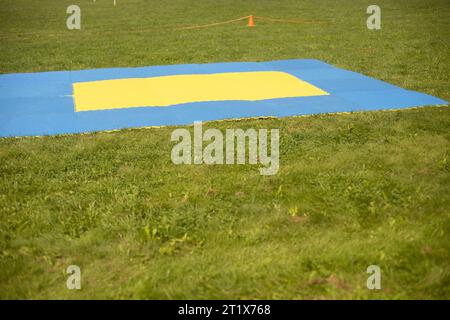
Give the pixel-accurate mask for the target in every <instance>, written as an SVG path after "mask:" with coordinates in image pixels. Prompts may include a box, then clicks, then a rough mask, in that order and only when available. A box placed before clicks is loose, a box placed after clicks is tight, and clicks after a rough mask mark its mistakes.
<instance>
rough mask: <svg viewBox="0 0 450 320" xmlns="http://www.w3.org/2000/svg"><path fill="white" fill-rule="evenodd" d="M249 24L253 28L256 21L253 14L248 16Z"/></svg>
mask: <svg viewBox="0 0 450 320" xmlns="http://www.w3.org/2000/svg"><path fill="white" fill-rule="evenodd" d="M248 26H249V27H251V28H252V27H254V26H255V22H254V21H253V15H251V16H249V17H248Z"/></svg>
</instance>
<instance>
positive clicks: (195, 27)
mask: <svg viewBox="0 0 450 320" xmlns="http://www.w3.org/2000/svg"><path fill="white" fill-rule="evenodd" d="M253 17H254V18H255V19H259V20H266V21H271V22H285V23H295V24H305V23H323V22H324V21H319V20H284V19H274V18H268V17H260V16H253ZM249 18H250V16H245V17H240V18H237V19H233V20H227V21H221V22H214V23H208V24H200V25H198V24H197V25H191V26H183V27H175V28H170V27H163V26H161V27H154V28H145V29H138V30H119V31H117V30H115V31H113V30H105V31H97V30H85V32H86V31H87V32H88V33H94V34H95V33H103V34H104V33H145V32H148V31H151V30H192V29H200V28H208V27H214V26H219V25H223V24H229V23H233V22H237V21H241V20H245V19H249ZM62 34H64V33H58V32H56V33H53V34H47V33H44V32H30V33H26V32H25V33H21V32H8V33H5V34H3V32H0V39H1V38H8V37H9V36H11V35H17V36H23V35H25V36H26V35H29V36H33V35H38V36H48V35H53V36H59V35H62Z"/></svg>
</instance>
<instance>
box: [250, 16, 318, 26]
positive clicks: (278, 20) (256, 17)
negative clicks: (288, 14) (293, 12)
mask: <svg viewBox="0 0 450 320" xmlns="http://www.w3.org/2000/svg"><path fill="white" fill-rule="evenodd" d="M255 19H260V20H267V21H273V22H287V23H296V24H304V23H322V22H323V21H320V20H285V19H274V18H268V17H260V16H255Z"/></svg>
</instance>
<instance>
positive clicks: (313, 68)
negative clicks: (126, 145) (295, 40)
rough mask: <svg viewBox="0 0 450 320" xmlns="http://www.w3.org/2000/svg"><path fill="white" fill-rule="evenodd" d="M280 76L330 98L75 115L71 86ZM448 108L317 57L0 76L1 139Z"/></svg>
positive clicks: (312, 97)
mask: <svg viewBox="0 0 450 320" xmlns="http://www.w3.org/2000/svg"><path fill="white" fill-rule="evenodd" d="M249 71H282V72H286V73H289V74H291V75H293V76H295V77H297V78H299V79H301V80H303V81H306V82H308V83H310V84H312V85H314V86H316V87H318V88H320V89H322V90H324V91H326V92H328V93H329V95H322V96H310V97H295V98H279V99H270V100H260V101H212V102H211V101H207V102H195V103H186V104H180V105H173V106H169V107H152V106H148V107H145V106H143V107H138V108H126V109H112V110H98V111H82V112H75V108H74V102H73V97H72V94H73V87H72V84H73V83H76V82H88V81H97V80H111V79H124V78H147V77H157V76H167V75H182V74H213V73H222V72H249ZM439 104H447V101H444V100H442V99H439V98H436V97H433V96H430V95H426V94H423V93H419V92H414V91H409V90H405V89H402V88H399V87H397V86H394V85H391V84H388V83H386V82H383V81H379V80H376V79H372V78H369V77H367V76H364V75H361V74H358V73H355V72H351V71H347V70H343V69H339V68H335V67H333V66H331V65H329V64H327V63H324V62H322V61H318V60H309V59H305V60H280V61H270V62H258V63H256V62H235V63H211V64H189V65H171V66H153V67H143V68H115V69H97V70H83V71H61V72H59V71H58V72H43V73H24V74H5V75H0V137H11V136H41V135H53V134H67V133H81V132H93V131H101V130H113V129H123V128H132V127H145V126H165V125H186V124H192V123H193V122H194V121H200V120H201V121H209V120H220V119H233V118H246V117H261V116H275V117H285V116H293V115H308V114H319V113H334V112H349V111H360V110H382V109H400V108H409V107H417V106H425V105H439Z"/></svg>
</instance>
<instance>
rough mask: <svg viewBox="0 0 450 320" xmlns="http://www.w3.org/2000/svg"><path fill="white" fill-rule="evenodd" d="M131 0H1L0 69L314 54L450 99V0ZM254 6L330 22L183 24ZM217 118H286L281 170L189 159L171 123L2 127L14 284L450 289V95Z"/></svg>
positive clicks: (12, 294)
mask: <svg viewBox="0 0 450 320" xmlns="http://www.w3.org/2000/svg"><path fill="white" fill-rule="evenodd" d="M112 2H113V1H112V0H97V1H96V3H94V2H93V1H92V0H78V1H73V0H68V1H66V0H60V1H55V0H41V1H32V0H0V73H12V72H37V71H48V70H69V69H71V70H75V69H90V68H102V67H125V66H147V65H163V64H179V63H203V62H218V61H262V60H274V59H289V58H315V59H320V60H323V61H325V62H328V63H331V64H333V65H336V66H338V67H342V68H345V69H349V70H353V71H356V72H361V73H364V74H366V75H369V76H372V77H375V78H378V79H381V80H384V81H387V82H390V83H392V84H396V85H399V86H401V87H404V88H407V89H412V90H417V91H420V92H424V93H428V94H432V95H435V96H438V97H440V98H442V99H446V100H450V90H449V86H450V48H449V45H450V28H448V21H450V6H449V3H448V0H442V1H437V0H436V1H426V2H424V1H419V0H401V1H400V0H395V1H394V0H392V1H377V3H376V4H378V5H379V6H380V7H381V10H382V30H380V31H369V30H367V28H366V24H365V20H366V18H367V14H366V13H365V11H366V7H367V6H368V5H369V4H372V3H369V2H367V1H355V0H346V1H331V0H329V1H312V0H311V1H298V0H290V1H269V0H258V1H256V0H255V1H245V2H244V1H225V0H223V1H222V0H199V1H188V0H184V1H182V0H173V1H144V0H117V2H118V6H117V7H115V8H114V7H113V5H112ZM75 3H76V4H79V5H80V7H81V11H82V30H81V31H68V30H67V29H66V27H65V23H66V22H65V20H66V17H67V14H66V8H67V6H68V5H70V4H75ZM249 14H254V15H257V16H258V15H259V16H267V17H274V18H283V19H296V20H298V19H315V20H321V21H322V22H323V23H316V24H287V23H269V22H262V21H258V20H256V27H255V28H248V27H246V26H245V21H242V22H237V23H235V24H230V25H223V26H217V27H213V28H207V29H199V30H184V31H180V30H174V28H176V27H178V26H184V25H191V24H203V23H211V22H218V21H224V20H228V19H234V18H238V17H241V16H246V15H249ZM1 120H2V119H0V121H1ZM0 125H1V124H0ZM206 127H207V128H213V127H214V128H219V129H221V130H225V129H226V128H242V129H248V128H256V129H258V128H268V129H270V128H280V134H281V140H280V170H279V172H278V174H277V175H275V176H261V175H259V171H258V166H251V165H239V166H238V165H236V166H230V165H228V166H227V165H224V166H207V165H201V166H175V165H173V164H172V162H171V159H170V153H171V148H172V147H173V145H174V144H173V143H171V142H170V135H171V132H172V130H173V129H174V128H170V127H169V128H152V129H134V130H123V131H118V132H109V133H108V132H104V133H96V134H84V135H71V136H58V137H43V138H8V139H0V298H33V299H36V298H64V299H65V298H69V299H70V298H156V299H161V298H188V299H195V298H226V299H231V298H250V299H254V298H273V299H281V298H286V299H298V298H313V299H320V298H334V299H342V298H359V299H366V298H368V299H377V298H389V299H391V298H392V299H402V298H408V299H411V298H418V299H429V298H444V299H449V298H450V238H449V232H450V195H449V194H450V193H449V190H450V164H449V161H450V130H449V129H450V109H449V108H448V106H441V107H427V108H417V109H409V110H402V111H384V112H366V113H352V114H338V115H321V116H311V117H291V118H283V119H252V120H242V121H222V122H211V123H208V124H207V125H206ZM190 128H191V130H192V127H190ZM71 264H75V265H79V266H80V267H81V272H82V290H79V291H76V290H75V291H70V290H67V288H66V279H67V275H66V274H65V270H66V268H67V266H68V265H71ZM372 264H376V265H379V266H380V268H381V271H382V290H378V291H376V290H374V291H371V290H368V289H367V288H366V279H367V277H368V274H367V273H366V268H367V267H368V266H369V265H372Z"/></svg>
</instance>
